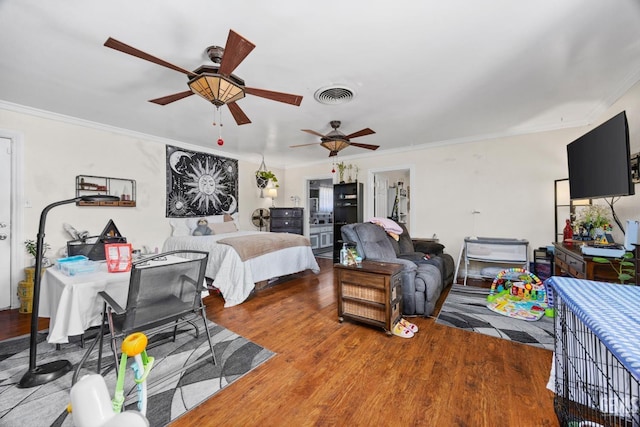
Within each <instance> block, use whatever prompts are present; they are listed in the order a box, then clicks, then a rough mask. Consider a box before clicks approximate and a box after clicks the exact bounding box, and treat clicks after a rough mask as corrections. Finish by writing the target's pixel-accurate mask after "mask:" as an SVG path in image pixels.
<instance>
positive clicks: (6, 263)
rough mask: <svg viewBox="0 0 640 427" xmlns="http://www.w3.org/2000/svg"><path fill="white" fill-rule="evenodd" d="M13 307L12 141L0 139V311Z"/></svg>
mask: <svg viewBox="0 0 640 427" xmlns="http://www.w3.org/2000/svg"><path fill="white" fill-rule="evenodd" d="M10 306H11V140H10V139H8V138H2V137H0V309H5V308H9V307H10Z"/></svg>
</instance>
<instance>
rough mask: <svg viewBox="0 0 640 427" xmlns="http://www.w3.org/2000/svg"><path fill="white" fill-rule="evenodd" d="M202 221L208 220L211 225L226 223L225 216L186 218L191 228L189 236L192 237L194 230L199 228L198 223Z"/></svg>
mask: <svg viewBox="0 0 640 427" xmlns="http://www.w3.org/2000/svg"><path fill="white" fill-rule="evenodd" d="M201 219H205V220H207V222H208V223H209V224H213V223H221V222H223V221H224V215H212V216H201V217H196V218H185V223H186V224H187V227H189V235H190V236H191V235H192V234H193V232H194V230H195V229H196V228H197V227H198V221H200V220H201Z"/></svg>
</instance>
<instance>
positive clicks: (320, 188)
mask: <svg viewBox="0 0 640 427" xmlns="http://www.w3.org/2000/svg"><path fill="white" fill-rule="evenodd" d="M307 206H308V209H309V216H308V217H307V221H308V224H309V241H310V242H311V249H312V250H313V253H314V255H316V256H320V257H325V256H326V257H329V258H330V257H332V256H333V179H332V178H321V179H309V180H307Z"/></svg>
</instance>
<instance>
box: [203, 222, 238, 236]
mask: <svg viewBox="0 0 640 427" xmlns="http://www.w3.org/2000/svg"><path fill="white" fill-rule="evenodd" d="M209 228H210V229H211V231H213V234H225V233H233V232H235V231H238V227H236V223H235V222H233V221H227V222H222V223H215V224H209Z"/></svg>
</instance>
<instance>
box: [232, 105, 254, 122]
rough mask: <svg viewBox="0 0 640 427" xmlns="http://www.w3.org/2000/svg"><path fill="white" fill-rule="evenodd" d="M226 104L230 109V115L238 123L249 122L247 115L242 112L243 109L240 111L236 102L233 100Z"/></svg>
mask: <svg viewBox="0 0 640 427" xmlns="http://www.w3.org/2000/svg"><path fill="white" fill-rule="evenodd" d="M227 106H228V107H229V111H231V115H232V116H233V118H234V120H235V121H236V123H237V124H238V125H246V124H248V123H251V120H249V117H247V115H246V114H245V113H244V111H242V109H241V108H240V107H239V106H238V104H236V103H235V102H230V103H228V104H227Z"/></svg>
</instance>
